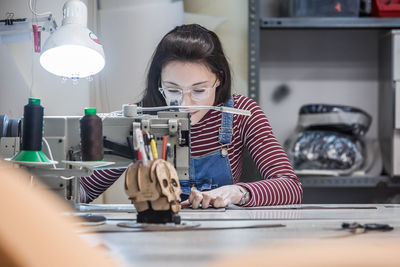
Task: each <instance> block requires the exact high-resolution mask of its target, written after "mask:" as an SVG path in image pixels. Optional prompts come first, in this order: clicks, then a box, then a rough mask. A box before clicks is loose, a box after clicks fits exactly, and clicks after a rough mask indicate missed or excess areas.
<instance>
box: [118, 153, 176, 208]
mask: <svg viewBox="0 0 400 267" xmlns="http://www.w3.org/2000/svg"><path fill="white" fill-rule="evenodd" d="M125 192H126V194H127V195H128V197H129V199H131V201H132V203H133V204H134V205H135V207H136V209H137V210H138V211H145V210H147V209H148V208H149V205H148V204H147V203H148V202H150V204H151V207H152V208H153V210H172V211H173V212H175V213H176V212H179V211H180V209H181V205H180V201H181V198H180V194H181V193H182V190H181V187H180V184H179V178H178V173H177V172H176V170H175V168H174V166H173V165H172V164H171V163H169V162H167V161H165V160H162V159H157V160H154V161H151V160H149V161H148V165H147V166H144V165H143V163H142V162H141V161H137V162H136V163H135V164H133V165H131V166H130V167H129V168H128V170H127V173H126V176H125Z"/></svg>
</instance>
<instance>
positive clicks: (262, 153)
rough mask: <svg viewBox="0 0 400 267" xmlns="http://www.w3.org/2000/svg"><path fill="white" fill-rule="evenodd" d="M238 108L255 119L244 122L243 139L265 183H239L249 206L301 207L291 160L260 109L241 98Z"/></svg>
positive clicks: (300, 196)
mask: <svg viewBox="0 0 400 267" xmlns="http://www.w3.org/2000/svg"><path fill="white" fill-rule="evenodd" d="M241 97H242V99H239V101H240V100H241V103H240V107H239V108H243V109H247V110H250V111H251V113H252V116H250V117H246V118H245V119H243V120H242V122H241V123H242V124H243V127H241V129H242V133H241V134H242V137H243V139H244V144H245V145H246V147H247V149H248V150H249V152H250V154H251V156H252V158H253V161H254V162H255V164H256V165H257V167H258V169H259V171H260V173H261V175H262V176H263V178H264V180H261V181H257V182H253V183H236V184H237V185H240V186H243V187H245V188H246V189H247V190H249V192H250V195H251V196H250V201H249V202H248V203H247V205H246V206H266V205H286V204H298V203H301V201H302V199H303V188H302V185H301V183H300V181H299V180H298V178H297V176H296V174H295V173H294V171H293V168H292V166H291V164H290V162H289V159H288V157H287V155H286V153H285V151H284V150H283V148H282V146H281V145H280V144H279V143H278V141H277V140H276V138H275V136H274V135H273V133H272V128H271V126H270V124H269V122H268V119H267V117H266V116H265V114H264V112H263V111H262V109H261V108H260V106H259V105H258V104H257V103H256V102H255V101H254V100H252V99H249V98H246V97H243V96H241Z"/></svg>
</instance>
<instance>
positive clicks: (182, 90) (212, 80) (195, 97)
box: [82, 24, 303, 208]
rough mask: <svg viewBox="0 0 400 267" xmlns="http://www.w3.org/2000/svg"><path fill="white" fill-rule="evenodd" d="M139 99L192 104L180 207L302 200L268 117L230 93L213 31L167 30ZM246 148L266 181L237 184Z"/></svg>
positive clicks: (145, 102)
mask: <svg viewBox="0 0 400 267" xmlns="http://www.w3.org/2000/svg"><path fill="white" fill-rule="evenodd" d="M142 104H143V106H146V107H154V106H164V105H167V104H168V105H169V104H179V105H185V106H193V109H191V110H190V113H191V130H190V140H191V158H190V177H192V178H191V180H189V181H181V187H182V190H183V192H184V195H183V198H185V193H186V198H187V197H188V200H186V201H184V202H183V203H182V204H191V205H192V207H193V208H199V207H200V206H201V207H202V208H208V207H209V206H213V207H216V208H218V207H226V206H228V205H229V204H238V205H244V206H265V205H283V204H297V203H300V202H301V200H302V192H303V190H302V186H301V184H300V182H299V181H298V179H297V177H296V175H295V174H294V171H293V169H292V167H291V165H290V163H289V160H288V158H287V156H286V154H285V152H284V150H283V149H282V147H281V146H280V145H279V143H278V142H277V140H276V138H275V137H274V135H273V133H272V129H271V126H270V125H269V122H268V120H267V118H266V116H265V114H264V113H263V111H262V110H261V108H260V107H259V106H258V104H257V103H256V102H254V101H253V100H251V99H249V98H246V97H244V96H241V95H231V74H230V69H229V65H228V62H227V60H226V58H225V55H224V52H223V49H222V46H221V43H220V41H219V39H218V37H217V35H216V34H215V33H214V32H212V31H209V30H207V29H205V28H203V27H202V26H200V25H196V24H192V25H183V26H179V27H176V28H175V29H173V30H172V31H170V32H169V33H168V34H166V35H165V36H164V38H163V39H162V40H161V42H160V43H159V44H158V46H157V48H156V51H155V53H154V55H153V59H152V62H151V64H150V68H149V72H148V76H147V88H146V91H145V93H144V97H143V99H142ZM196 105H202V106H204V105H225V106H228V107H234V108H238V109H245V110H249V111H250V112H251V113H252V115H251V116H250V117H248V116H243V115H236V114H235V115H233V114H228V113H221V112H218V111H215V110H205V109H197V110H196ZM245 147H247V149H248V150H249V152H250V154H251V156H252V158H253V160H254V162H255V163H256V165H257V167H258V169H259V170H260V172H261V174H262V176H263V177H264V179H265V180H262V181H257V182H254V183H241V182H240V174H241V170H242V152H243V149H244V148H245ZM103 176H105V175H104V174H103ZM106 178H109V177H106ZM92 179H93V177H92ZM111 180H112V178H111ZM94 182H95V181H87V180H83V181H82V185H83V187H84V188H83V189H86V190H83V191H88V189H90V187H91V186H90V185H91V184H94ZM97 184H99V182H98V183H97ZM106 186H107V187H108V186H109V185H106ZM94 189H96V188H94ZM97 189H99V188H97ZM97 189H96V190H97ZM96 190H94V191H96ZM101 190H102V189H101ZM101 190H97V191H96V193H97V192H100V191H101ZM104 190H105V189H104ZM104 190H103V191H104ZM204 190H205V191H204ZM89 191H90V190H89Z"/></svg>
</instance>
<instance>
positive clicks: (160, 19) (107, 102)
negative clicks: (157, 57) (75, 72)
mask: <svg viewBox="0 0 400 267" xmlns="http://www.w3.org/2000/svg"><path fill="white" fill-rule="evenodd" d="M182 23H183V2H182V1H173V0H152V1H143V0H131V1H126V0H102V1H100V4H99V13H98V26H99V36H100V39H101V40H102V42H103V45H104V52H105V54H106V66H105V68H104V70H103V72H102V73H101V74H100V75H99V77H100V87H99V88H98V90H97V92H96V96H95V99H94V101H95V104H96V106H97V107H98V108H99V109H100V110H101V111H103V112H109V111H114V110H120V109H121V106H122V104H126V103H134V102H136V101H138V100H140V98H141V95H142V92H143V90H144V88H145V78H146V73H147V67H148V64H149V62H150V59H151V56H152V54H153V52H154V50H155V48H156V46H157V44H158V42H159V41H160V40H161V38H162V37H163V36H164V35H165V34H166V33H167V32H168V31H170V30H172V29H173V28H174V27H175V26H177V25H181V24H182Z"/></svg>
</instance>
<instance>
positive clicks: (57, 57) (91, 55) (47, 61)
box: [40, 0, 105, 78]
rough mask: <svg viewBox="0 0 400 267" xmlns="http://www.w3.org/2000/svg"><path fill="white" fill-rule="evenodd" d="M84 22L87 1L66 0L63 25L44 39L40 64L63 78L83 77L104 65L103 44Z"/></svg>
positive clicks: (85, 20)
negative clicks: (85, 2)
mask: <svg viewBox="0 0 400 267" xmlns="http://www.w3.org/2000/svg"><path fill="white" fill-rule="evenodd" d="M86 23H87V8H86V5H85V4H84V3H83V2H81V1H78V0H69V1H67V2H66V3H65V4H64V7H63V22H62V26H61V27H60V28H59V29H58V30H56V31H55V32H54V33H53V34H52V35H51V36H50V37H49V38H48V39H47V40H46V42H45V44H44V46H43V49H42V53H41V55H40V65H42V67H43V68H44V69H46V70H47V71H48V72H50V73H53V74H55V75H58V76H62V77H66V78H84V77H88V76H91V75H94V74H96V73H98V72H100V71H101V70H102V69H103V67H104V65H105V59H104V51H103V46H102V45H101V43H100V42H99V40H98V39H97V36H96V35H95V34H94V33H93V32H91V31H90V30H89V29H88V28H87V27H86Z"/></svg>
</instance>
